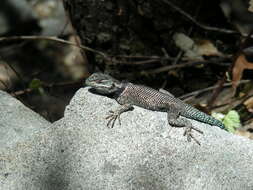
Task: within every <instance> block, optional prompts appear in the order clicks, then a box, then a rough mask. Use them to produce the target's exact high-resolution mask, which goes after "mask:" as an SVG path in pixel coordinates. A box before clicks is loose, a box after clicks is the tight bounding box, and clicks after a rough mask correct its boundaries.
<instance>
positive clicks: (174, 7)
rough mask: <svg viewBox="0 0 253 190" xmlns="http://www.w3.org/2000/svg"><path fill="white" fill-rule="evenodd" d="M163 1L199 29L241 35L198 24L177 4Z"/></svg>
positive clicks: (166, 0)
mask: <svg viewBox="0 0 253 190" xmlns="http://www.w3.org/2000/svg"><path fill="white" fill-rule="evenodd" d="M162 1H163V2H164V3H165V4H167V5H169V6H170V7H171V8H173V9H174V10H175V11H177V12H179V13H180V14H182V15H183V16H184V17H186V18H187V19H188V20H190V21H191V22H192V23H194V24H195V25H197V26H198V27H200V28H202V29H204V30H209V31H214V32H220V33H226V34H240V33H239V32H237V31H234V30H229V29H224V28H217V27H212V26H207V25H204V24H202V23H200V22H198V21H197V20H195V19H194V18H193V17H192V16H191V15H190V14H188V13H186V12H185V11H183V10H182V9H181V8H179V7H178V6H176V5H175V4H173V3H172V2H170V1H168V0H162ZM243 36H247V35H245V34H243Z"/></svg>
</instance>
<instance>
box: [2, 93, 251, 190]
mask: <svg viewBox="0 0 253 190" xmlns="http://www.w3.org/2000/svg"><path fill="white" fill-rule="evenodd" d="M2 96H3V93H0V104H1V106H3V102H2V101H3V99H2ZM4 96H5V95H4ZM4 106H5V107H6V108H2V110H1V112H0V118H1V117H2V116H5V117H6V115H8V104H6V105H4ZM118 106H119V105H118V104H117V103H116V102H115V101H114V100H111V99H109V98H107V97H102V96H98V95H94V94H91V93H89V92H88V90H87V89H80V90H79V91H78V92H77V93H76V95H75V96H74V98H73V99H72V101H71V102H70V105H69V106H68V107H67V108H66V111H65V116H64V118H63V119H61V120H60V121H58V122H56V123H54V124H53V126H52V127H49V128H45V129H43V130H40V131H39V132H37V133H34V134H33V135H30V137H29V138H28V139H25V140H24V141H22V142H21V141H20V140H19V139H18V141H17V143H16V144H13V145H12V146H11V147H9V148H1V149H0V189H3V190H6V189H8V190H9V189H11V190H12V189H13V190H14V189H15V190H16V189H36V190H37V189H43V190H51V189H54V190H57V189H61V190H65V189H66V190H67V189H71V190H72V189H73V190H76V189H89V190H93V189H94V190H100V189H101V190H102V189H103V190H114V189H115V190H119V189H121V190H128V189H129V190H130V189H138V190H139V189H145V190H146V189H152V190H156V189H157V190H163V189H173V190H174V189H180V190H182V189H187V190H188V189H194V190H196V189H201V190H202V189H244V190H245V189H246V190H247V189H249V190H250V189H253V181H252V180H251V176H252V174H253V166H252V164H251V163H252V157H253V149H252V147H253V142H252V141H251V140H248V139H246V138H243V137H239V136H235V135H232V134H229V133H227V132H225V131H223V130H221V129H219V128H217V127H211V126H209V125H205V124H202V123H199V122H195V121H193V124H194V126H196V127H198V128H199V129H201V130H203V131H204V135H202V136H201V135H198V134H194V135H195V137H196V138H197V139H198V140H199V141H200V142H201V146H199V145H197V144H196V143H194V142H191V143H188V142H187V141H186V138H185V137H184V136H182V133H183V129H176V128H172V130H171V131H170V132H169V129H170V127H169V126H168V125H167V121H166V118H167V117H166V113H159V112H152V111H148V110H144V109H142V108H138V107H136V108H135V109H134V111H132V112H127V113H124V114H123V115H122V116H121V126H120V125H119V123H118V122H116V125H115V127H114V128H113V129H109V128H107V127H106V120H105V116H106V114H107V113H108V111H109V110H111V109H112V110H113V109H115V108H117V107H118ZM5 110H7V111H6V113H4V112H5ZM12 111H13V112H15V111H16V112H17V113H15V114H18V113H19V110H18V109H17V110H12ZM12 114H14V113H12ZM27 116H28V117H26V116H24V120H30V119H31V118H37V117H38V116H34V115H29V114H28V115H27ZM11 122H13V123H16V122H17V121H16V118H9V123H11ZM1 124H2V123H1ZM7 125H8V124H4V126H6V127H7ZM25 126H26V125H24V127H25Z"/></svg>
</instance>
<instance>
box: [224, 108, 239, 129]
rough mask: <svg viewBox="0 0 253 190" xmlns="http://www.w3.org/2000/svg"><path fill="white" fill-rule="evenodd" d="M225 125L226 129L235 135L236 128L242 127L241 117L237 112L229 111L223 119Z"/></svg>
mask: <svg viewBox="0 0 253 190" xmlns="http://www.w3.org/2000/svg"><path fill="white" fill-rule="evenodd" d="M223 124H224V125H225V128H226V129H227V130H228V131H229V132H231V133H234V132H235V130H236V128H238V127H241V122H240V116H239V114H238V113H237V111H235V110H231V111H229V112H228V113H227V114H226V115H225V117H224V119H223Z"/></svg>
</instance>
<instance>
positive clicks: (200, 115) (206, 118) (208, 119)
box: [182, 106, 225, 129]
mask: <svg viewBox="0 0 253 190" xmlns="http://www.w3.org/2000/svg"><path fill="white" fill-rule="evenodd" d="M186 108H187V111H186V112H185V113H183V114H182V115H183V116H185V117H187V118H190V119H195V120H197V121H200V122H204V123H207V124H210V125H214V126H217V127H219V128H221V129H225V126H224V124H223V123H222V122H221V121H219V120H217V119H215V118H214V117H212V116H210V115H207V114H205V113H204V112H201V111H199V110H197V109H196V108H193V107H191V106H187V107H186Z"/></svg>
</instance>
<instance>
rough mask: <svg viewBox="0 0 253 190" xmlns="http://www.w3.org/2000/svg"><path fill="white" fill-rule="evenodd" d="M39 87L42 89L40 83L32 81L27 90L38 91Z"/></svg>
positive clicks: (37, 80)
mask: <svg viewBox="0 0 253 190" xmlns="http://www.w3.org/2000/svg"><path fill="white" fill-rule="evenodd" d="M41 87H42V82H41V81H40V80H39V79H33V80H32V81H31V82H30V84H29V88H31V89H33V90H38V89H39V88H41Z"/></svg>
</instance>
